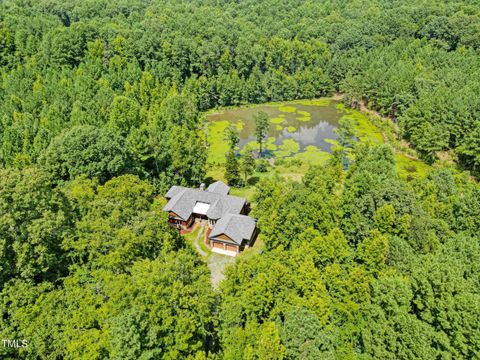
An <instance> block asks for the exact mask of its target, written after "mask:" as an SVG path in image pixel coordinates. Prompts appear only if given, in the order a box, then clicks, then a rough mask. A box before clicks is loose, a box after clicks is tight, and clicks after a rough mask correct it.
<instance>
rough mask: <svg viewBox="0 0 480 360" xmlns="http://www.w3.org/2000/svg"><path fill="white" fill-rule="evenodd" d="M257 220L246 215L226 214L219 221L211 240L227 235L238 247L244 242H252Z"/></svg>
mask: <svg viewBox="0 0 480 360" xmlns="http://www.w3.org/2000/svg"><path fill="white" fill-rule="evenodd" d="M255 225H256V222H255V219H253V218H251V217H250V216H246V215H237V214H226V215H225V216H223V217H222V218H221V219H220V220H218V221H217V223H216V224H215V226H214V227H213V229H212V232H211V233H210V235H209V238H214V237H216V236H219V235H221V234H225V235H227V236H228V237H229V238H231V239H232V240H233V241H235V242H236V243H237V244H238V245H240V244H241V243H242V241H243V240H244V239H245V240H250V239H251V238H252V235H253V232H254V231H255Z"/></svg>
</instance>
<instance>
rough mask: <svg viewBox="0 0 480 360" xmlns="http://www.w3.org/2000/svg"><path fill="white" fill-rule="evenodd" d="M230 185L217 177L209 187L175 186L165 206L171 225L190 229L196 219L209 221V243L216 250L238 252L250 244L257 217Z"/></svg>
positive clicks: (166, 196) (167, 194) (224, 252)
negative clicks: (234, 194)
mask: <svg viewBox="0 0 480 360" xmlns="http://www.w3.org/2000/svg"><path fill="white" fill-rule="evenodd" d="M229 193H230V187H229V186H228V185H227V184H225V183H223V182H221V181H216V182H214V183H212V184H210V185H209V186H208V188H206V189H205V185H204V184H202V185H201V186H200V188H199V189H192V188H187V187H183V186H172V187H171V188H170V189H169V190H168V191H167V193H166V194H165V198H166V199H167V200H168V202H167V204H166V205H165V207H164V208H163V210H164V211H167V212H168V221H169V224H170V225H171V226H174V227H176V228H178V229H183V230H188V229H190V228H191V227H192V225H193V223H194V222H203V223H206V224H207V227H208V230H207V236H208V238H207V243H208V245H210V247H211V248H212V251H214V252H218V253H222V254H226V255H232V256H234V255H236V254H238V253H239V252H240V251H242V250H244V249H245V248H247V247H249V246H250V245H251V244H252V242H253V241H254V239H255V237H256V235H257V229H256V220H255V219H253V218H251V217H250V216H248V212H249V205H248V203H247V201H246V200H245V199H244V198H241V197H238V196H232V195H230V194H229Z"/></svg>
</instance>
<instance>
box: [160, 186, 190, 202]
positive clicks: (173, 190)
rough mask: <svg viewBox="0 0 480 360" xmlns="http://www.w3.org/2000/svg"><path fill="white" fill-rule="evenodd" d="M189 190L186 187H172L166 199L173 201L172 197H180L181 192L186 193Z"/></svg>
mask: <svg viewBox="0 0 480 360" xmlns="http://www.w3.org/2000/svg"><path fill="white" fill-rule="evenodd" d="M187 189H188V188H186V187H184V186H175V185H174V186H172V187H171V188H170V190H168V191H167V193H166V194H165V197H166V198H167V199H171V198H172V197H174V196H175V195H178V194H179V193H181V192H184V191H185V190H187Z"/></svg>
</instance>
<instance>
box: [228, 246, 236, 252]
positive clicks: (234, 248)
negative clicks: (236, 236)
mask: <svg viewBox="0 0 480 360" xmlns="http://www.w3.org/2000/svg"><path fill="white" fill-rule="evenodd" d="M227 250H228V251H237V246H236V245H227Z"/></svg>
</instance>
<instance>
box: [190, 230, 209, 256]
mask: <svg viewBox="0 0 480 360" xmlns="http://www.w3.org/2000/svg"><path fill="white" fill-rule="evenodd" d="M204 229H205V228H204V227H203V226H202V225H200V230H199V231H198V234H197V236H196V237H195V242H194V243H193V244H194V246H195V249H197V251H198V252H199V254H200V255H202V256H203V257H207V256H208V254H207V253H206V252H205V251H203V250H202V248H201V247H200V245H199V244H198V239H200V237H201V236H202V235H203V230H204Z"/></svg>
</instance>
